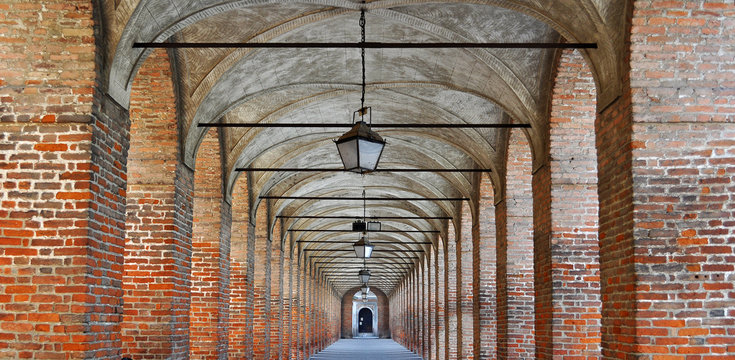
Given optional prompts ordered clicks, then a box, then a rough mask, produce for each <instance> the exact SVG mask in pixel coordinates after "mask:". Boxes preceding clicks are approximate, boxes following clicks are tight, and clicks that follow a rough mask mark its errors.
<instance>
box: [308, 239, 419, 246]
mask: <svg viewBox="0 0 735 360" xmlns="http://www.w3.org/2000/svg"><path fill="white" fill-rule="evenodd" d="M296 242H297V243H310V244H354V243H355V242H354V241H349V240H348V241H318V240H296ZM370 243H371V244H373V245H431V244H433V243H432V242H431V241H417V242H396V241H370Z"/></svg>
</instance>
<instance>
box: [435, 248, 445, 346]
mask: <svg viewBox="0 0 735 360" xmlns="http://www.w3.org/2000/svg"><path fill="white" fill-rule="evenodd" d="M437 242H438V245H437V250H436V266H435V271H436V353H437V354H436V358H437V360H445V359H446V358H447V356H446V355H447V341H446V337H447V333H446V323H447V316H446V310H445V309H446V301H445V299H446V297H445V296H446V293H447V287H446V281H445V279H446V272H445V270H444V269H445V267H444V265H445V261H444V259H445V258H446V257H445V255H446V253H445V247H444V240H443V239H441V238H439V239H437Z"/></svg>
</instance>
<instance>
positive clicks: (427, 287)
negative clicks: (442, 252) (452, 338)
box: [421, 252, 434, 360]
mask: <svg viewBox="0 0 735 360" xmlns="http://www.w3.org/2000/svg"><path fill="white" fill-rule="evenodd" d="M421 272H422V274H423V277H422V279H421V282H422V286H421V289H422V292H421V297H422V299H423V303H424V306H423V307H422V308H421V318H422V319H423V323H424V326H423V328H422V330H421V331H422V332H423V334H424V347H423V349H422V356H423V358H424V359H425V360H431V359H432V357H431V353H430V349H431V344H432V341H431V340H432V339H431V313H432V312H433V311H434V309H432V307H431V306H432V304H431V288H432V282H431V276H430V274H431V253H429V252H427V253H425V257H424V261H423V267H422V269H421Z"/></svg>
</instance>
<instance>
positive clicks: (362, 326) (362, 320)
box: [357, 308, 373, 333]
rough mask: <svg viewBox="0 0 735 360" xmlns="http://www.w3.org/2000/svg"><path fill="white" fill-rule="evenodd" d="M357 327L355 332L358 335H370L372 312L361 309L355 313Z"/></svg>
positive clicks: (371, 330)
mask: <svg viewBox="0 0 735 360" xmlns="http://www.w3.org/2000/svg"><path fill="white" fill-rule="evenodd" d="M357 320H358V321H359V322H358V327H357V332H359V333H372V332H373V312H372V311H370V309H368V308H363V309H362V310H360V312H359V313H357Z"/></svg>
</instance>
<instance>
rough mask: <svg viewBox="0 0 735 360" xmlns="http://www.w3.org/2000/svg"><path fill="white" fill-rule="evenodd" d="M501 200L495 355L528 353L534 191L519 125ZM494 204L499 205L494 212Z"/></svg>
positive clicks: (530, 355)
mask: <svg viewBox="0 0 735 360" xmlns="http://www.w3.org/2000/svg"><path fill="white" fill-rule="evenodd" d="M506 184H507V185H506V189H507V190H506V198H505V200H504V204H503V205H504V206H503V207H502V208H500V209H496V214H498V215H499V216H500V217H503V219H502V221H501V220H498V219H496V221H497V223H496V224H497V226H498V227H500V226H506V227H507V233H505V234H504V235H505V236H504V237H502V238H501V237H500V236H498V242H497V244H498V250H497V251H498V263H497V266H498V313H501V314H502V317H499V318H498V321H499V324H498V328H499V329H498V331H499V332H498V342H499V344H498V346H499V347H500V351H499V354H498V358H499V359H530V358H533V357H534V356H535V346H534V323H535V318H534V272H533V261H532V259H533V216H532V213H533V197H532V192H531V152H530V148H529V144H528V141H527V139H526V137H525V135H524V134H523V132H522V131H518V130H513V131H511V135H510V139H509V145H508V165H507V174H506ZM497 210H501V212H498V211H497Z"/></svg>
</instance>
